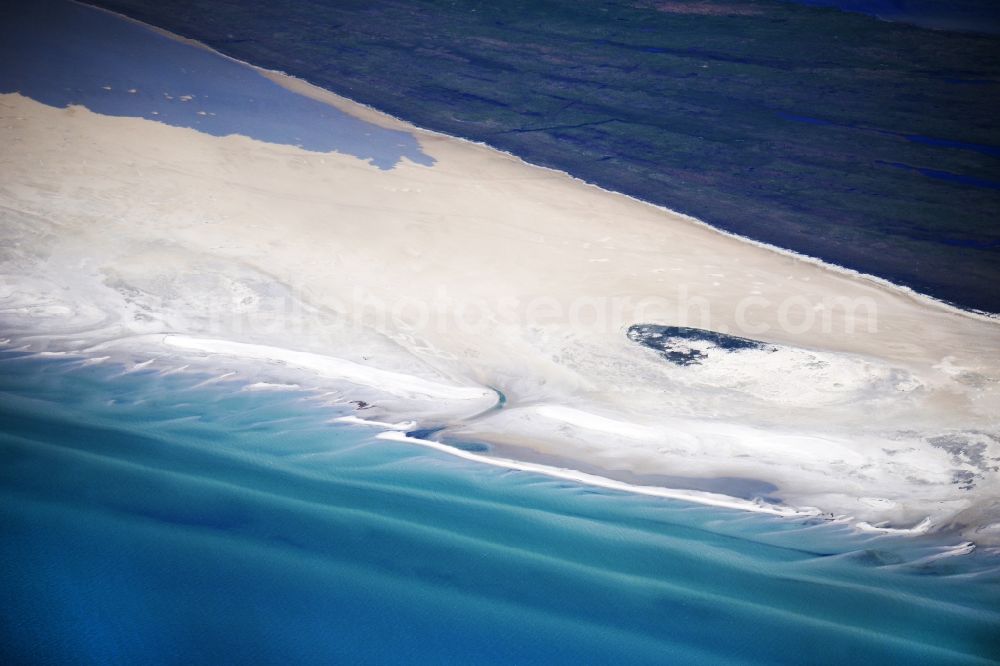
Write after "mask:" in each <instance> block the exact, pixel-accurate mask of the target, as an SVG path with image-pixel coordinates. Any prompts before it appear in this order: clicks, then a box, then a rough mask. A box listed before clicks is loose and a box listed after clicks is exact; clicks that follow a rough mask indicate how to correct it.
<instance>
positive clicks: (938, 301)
mask: <svg viewBox="0 0 1000 666" xmlns="http://www.w3.org/2000/svg"><path fill="white" fill-rule="evenodd" d="M70 2H73V3H74V4H78V5H81V6H84V7H88V8H90V9H94V10H97V11H101V12H105V13H107V14H109V15H111V16H115V17H117V18H119V19H122V20H126V21H129V22H131V23H133V24H135V25H138V26H141V27H143V28H145V29H147V30H151V31H153V32H156V33H157V34H160V35H162V36H164V37H167V38H169V39H173V40H175V41H179V42H181V43H184V44H187V45H189V46H194V47H197V48H200V49H203V50H205V51H208V52H210V53H212V54H214V55H215V56H218V57H221V58H225V59H227V60H229V61H231V62H234V63H237V64H240V65H242V66H244V67H248V68H250V69H252V70H254V71H256V72H257V73H259V74H260V75H262V76H264V77H265V78H267V79H268V80H270V81H272V82H274V83H276V84H278V85H280V86H282V87H284V88H286V89H288V90H290V91H293V92H296V93H298V94H302V95H304V96H307V97H310V98H312V99H315V100H318V101H321V102H324V103H327V104H330V105H331V106H333V107H334V108H336V109H338V110H340V111H343V112H345V113H347V114H348V115H352V116H354V117H363V116H361V115H359V114H358V113H357V112H358V111H360V112H362V113H363V114H364V116H368V117H367V118H365V119H366V120H369V121H370V120H371V119H372V118H375V119H380V120H382V121H386V120H388V121H389V122H390V123H391V126H392V128H393V129H399V128H404V129H407V130H416V131H417V132H418V133H424V134H428V135H431V136H436V137H442V138H445V139H449V140H452V141H459V142H463V143H466V144H469V145H473V146H478V147H482V148H486V149H488V150H490V151H493V152H495V153H499V154H502V155H505V156H507V157H509V158H511V159H513V160H516V161H517V162H518V163H520V164H522V165H524V166H527V167H530V168H532V169H540V170H543V171H547V172H551V173H554V174H558V175H559V176H562V177H567V178H570V179H572V180H573V181H575V182H578V183H580V184H582V185H586V186H587V187H592V188H594V189H596V190H597V191H599V192H602V193H605V194H612V195H614V196H619V197H625V198H626V199H629V200H631V201H634V202H636V203H639V204H641V205H643V206H648V207H650V208H652V209H654V210H657V211H660V212H664V213H667V214H669V215H672V216H675V217H678V218H682V219H684V220H686V221H688V222H690V223H692V224H696V225H699V226H701V227H704V228H706V229H709V230H711V231H713V232H715V233H718V234H721V235H723V236H726V237H728V238H732V239H735V240H738V241H740V242H743V243H747V244H749V245H752V246H754V247H759V248H762V249H765V250H768V251H771V252H775V253H777V254H780V255H782V256H786V257H790V258H792V259H795V260H797V261H802V262H805V263H809V264H813V265H816V266H820V267H821V268H824V269H828V270H832V271H836V272H840V273H842V274H844V275H848V276H850V277H853V278H858V279H861V280H866V281H869V282H872V283H874V284H876V285H878V286H880V287H883V288H889V289H892V290H896V291H898V292H900V293H902V294H905V295H907V296H909V297H911V298H913V299H914V300H918V301H921V302H924V303H931V304H934V305H937V306H939V307H942V308H944V309H947V310H948V311H950V312H954V313H958V314H962V315H966V316H970V317H973V318H976V319H979V320H982V321H989V322H994V323H997V324H998V325H1000V312H988V311H985V310H979V309H977V308H972V307H965V306H962V305H959V304H957V303H953V302H950V301H947V300H945V299H942V298H937V297H935V296H931V295H929V294H925V293H923V292H920V291H917V290H915V289H913V288H912V287H909V286H907V285H904V284H899V283H896V282H893V281H892V280H889V279H887V278H883V277H880V276H878V275H875V274H873V273H866V272H863V271H859V270H856V269H853V268H849V267H847V266H841V265H839V264H835V263H832V262H829V261H826V260H825V259H823V258H821V257H815V256H812V255H809V254H804V253H802V252H798V251H796V250H792V249H788V248H785V247H782V246H780V245H775V244H773V243H767V242H764V241H759V240H756V239H753V238H750V237H748V236H743V235H740V234H737V233H735V232H731V231H727V230H725V229H722V228H720V227H716V226H714V225H712V224H710V223H708V222H705V221H703V220H701V219H699V218H697V217H694V216H692V215H688V214H687V213H683V212H680V211H677V210H674V209H672V208H670V207H668V206H665V205H661V204H657V203H654V202H651V201H647V200H645V199H642V198H640V197H636V196H633V195H630V194H626V193H624V192H618V191H616V190H610V189H606V188H604V187H601V186H600V185H598V184H596V183H592V182H590V181H587V180H584V179H583V178H580V177H578V176H575V175H574V174H572V173H570V172H568V171H565V170H562V169H557V168H554V167H548V166H543V165H540V164H535V163H532V162H529V161H527V160H525V159H524V158H522V157H520V156H518V155H516V154H514V153H511V152H510V151H507V150H504V149H502V148H498V147H495V146H492V145H490V144H489V143H486V142H485V141H476V140H474V139H468V138H465V137H461V136H455V135H451V134H446V133H444V132H439V131H437V130H432V129H428V128H426V127H422V126H420V125H416V124H415V123H413V122H411V121H409V120H406V119H405V118H402V117H399V116H394V115H391V114H389V113H387V112H385V111H381V110H379V109H377V108H375V107H373V106H370V105H368V104H364V103H362V102H358V101H356V100H353V99H351V98H350V97H347V96H345V95H342V94H340V93H337V92H334V91H332V90H327V89H326V88H323V87H321V86H319V85H317V84H314V83H312V82H310V81H309V80H307V79H304V78H302V77H299V76H296V75H294V74H290V73H288V72H285V71H282V70H277V69H267V68H265V67H261V66H259V65H255V64H254V63H252V62H248V61H245V60H241V59H239V58H235V57H233V56H230V55H227V54H225V53H223V52H221V51H218V50H216V49H214V48H212V47H211V46H209V45H207V44H205V43H204V42H201V41H198V40H197V39H193V38H190V37H185V36H183V35H179V34H176V33H173V32H170V31H169V30H166V29H165V28H160V27H158V26H155V25H152V24H149V23H146V22H144V21H141V20H139V19H136V18H132V17H130V16H128V15H126V14H122V13H120V12H116V11H114V10H111V9H106V8H104V7H100V6H97V5H91V4H88V3H87V2H86V1H85V0H70ZM841 11H843V10H841ZM376 124H377V123H376ZM383 126H385V125H383Z"/></svg>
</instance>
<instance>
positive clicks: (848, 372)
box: [0, 10, 1000, 543]
mask: <svg viewBox="0 0 1000 666" xmlns="http://www.w3.org/2000/svg"><path fill="white" fill-rule="evenodd" d="M102 11H103V10H102ZM108 15H109V16H111V15H113V14H112V13H110V12H108ZM115 16H117V15H115ZM114 20H120V19H114ZM129 21H131V19H129ZM132 23H133V24H134V25H135V26H136V29H141V30H147V29H149V28H148V27H146V26H143V24H140V23H139V22H135V21H132ZM140 26H141V27H140ZM156 34H157V35H160V36H164V35H167V36H169V37H170V39H172V40H176V41H177V44H178V45H179V46H178V48H181V47H183V48H199V49H203V50H205V52H206V57H212V58H225V57H226V56H222V55H220V54H217V53H216V52H214V51H211V50H209V49H208V47H205V46H204V45H198V46H193V45H191V43H190V40H183V39H181V38H177V37H176V36H172V35H169V33H164V32H163V31H161V30H156ZM230 60H232V59H230ZM15 66H16V65H15ZM135 66H136V68H137V71H139V72H141V70H142V59H141V58H137V63H136V64H135ZM241 66H250V65H245V64H241ZM250 67H252V66H250ZM255 71H257V72H258V73H259V74H260V75H261V76H262V77H266V78H267V79H268V80H270V81H272V82H274V83H275V84H276V87H278V86H280V88H281V89H282V90H283V91H284V92H283V93H282V94H287V95H305V96H307V97H309V98H311V99H314V100H317V101H321V102H323V103H325V104H328V105H330V106H331V107H333V108H336V109H338V110H339V111H342V112H344V113H346V114H348V115H349V116H351V117H352V118H354V119H359V120H361V121H364V122H365V123H371V124H372V125H373V126H379V127H382V128H385V129H391V130H393V131H398V132H403V133H405V134H407V135H409V136H412V137H413V138H414V139H415V141H416V143H417V144H418V145H419V149H420V150H421V151H422V152H423V154H425V155H426V156H427V157H428V158H429V159H428V160H427V162H428V163H427V164H423V163H416V162H414V161H413V160H412V159H410V158H409V157H408V156H406V155H405V154H403V155H401V156H399V158H398V161H396V163H395V164H394V165H393V166H392V168H388V169H384V168H379V167H378V166H376V165H375V164H374V163H373V161H372V160H366V159H363V158H362V157H359V156H354V155H349V154H345V153H341V152H338V151H331V152H315V151H310V150H308V149H307V148H306V147H299V146H294V145H282V144H277V143H269V142H265V141H260V140H257V139H254V138H253V137H248V136H243V135H239V134H232V135H228V136H213V135H209V134H206V133H204V132H201V131H199V130H198V129H197V128H185V127H177V126H171V125H167V124H164V123H161V122H155V121H153V120H150V119H143V118H138V117H127V116H113V115H104V114H98V113H94V112H92V111H90V110H88V109H87V108H85V107H83V106H77V105H69V106H67V107H66V108H56V107H53V106H49V105H46V104H42V103H40V102H38V101H36V100H33V99H30V98H28V97H26V96H24V95H21V94H19V93H17V92H12V93H6V94H2V95H0V125H2V126H0V142H2V145H4V146H6V148H5V149H0V160H2V166H3V169H4V172H5V174H6V175H5V178H4V180H3V182H2V183H0V220H2V223H0V232H2V234H3V238H4V241H5V243H4V246H5V249H4V251H3V253H2V254H0V273H2V281H0V326H2V331H3V337H4V338H9V339H10V343H9V345H8V347H9V348H13V349H22V350H26V351H36V352H43V353H62V352H70V353H80V352H83V353H86V354H88V355H89V356H90V357H92V358H95V359H97V358H104V357H105V355H110V356H108V358H129V359H133V360H134V362H136V363H146V362H148V361H149V360H150V358H155V359H157V361H156V362H154V363H153V365H152V366H150V367H158V366H161V365H164V364H166V365H170V366H172V367H177V366H183V365H184V364H187V363H192V364H194V366H197V367H199V368H202V369H204V368H205V367H218V368H226V369H227V371H228V369H229V368H234V367H235V368H238V369H237V370H235V371H236V372H238V373H239V374H240V376H247V377H254V378H256V379H258V380H259V381H260V382H262V385H269V386H273V388H274V389H275V390H282V385H283V384H284V385H295V386H299V387H305V388H308V387H327V388H331V390H334V391H335V394H336V397H337V400H339V401H340V402H342V403H345V404H346V403H348V402H351V401H359V402H363V403H364V404H363V405H360V404H359V408H358V412H357V416H356V417H355V418H356V419H357V421H351V422H350V423H353V424H354V425H356V426H362V425H365V424H362V423H360V421H362V420H363V421H366V422H371V423H374V424H377V425H376V427H386V431H385V432H383V433H380V434H379V435H378V437H379V438H381V439H384V440H391V441H397V442H406V443H411V444H414V445H420V446H424V447H428V448H431V449H433V450H436V451H440V452H444V453H448V454H451V455H455V456H459V457H462V458H465V459H467V460H474V461H476V462H479V463H484V464H490V465H496V466H501V467H507V468H509V469H513V470H520V471H524V472H531V473H537V474H543V475H546V476H553V477H555V478H560V479H563V480H568V481H574V482H579V483H584V484H588V485H595V486H600V487H603V488H607V489H611V490H624V491H629V492H636V493H641V494H647V495H653V496H659V497H664V498H669V499H679V500H685V501H694V502H699V503H704V504H709V505H712V506H718V507H725V508H737V509H744V510H750V511H757V512H764V513H772V514H774V515H781V516H789V517H797V518H801V517H808V516H816V515H818V514H820V513H823V514H828V515H830V516H849V517H850V519H851V521H852V522H853V524H856V525H858V526H860V529H874V530H885V531H889V530H898V531H900V532H901V533H907V532H909V533H913V534H917V533H923V532H926V531H928V530H949V531H954V532H955V533H956V534H960V535H962V538H965V539H968V540H970V541H975V542H977V543H993V542H995V541H996V540H997V539H1000V529H997V525H998V524H1000V510H998V508H1000V475H998V471H997V470H998V464H997V463H998V461H1000V424H998V422H997V417H996V414H998V413H1000V388H998V386H1000V329H998V322H997V320H996V319H995V317H994V316H992V315H985V314H982V313H973V312H968V311H963V310H961V309H958V308H955V307H953V306H950V305H948V304H945V303H942V302H940V301H937V300H935V299H931V298H930V297H926V296H923V295H920V294H916V293H915V292H913V291H912V290H909V289H907V288H903V287H898V286H896V285H891V284H889V283H888V282H886V281H885V280H881V279H880V278H875V277H873V276H868V275H861V274H858V273H856V272H854V271H850V270H848V269H842V268H840V267H835V266H830V265H828V264H825V263H823V262H821V261H819V260H816V259H812V258H808V257H803V256H801V255H797V254H795V253H791V252H789V251H786V250H780V249H778V248H774V247H772V246H768V245H765V244H763V243H758V242H755V241H750V240H748V239H745V238H741V237H738V236H735V235H733V234H728V233H726V232H722V231H720V230H718V229H715V228H713V227H711V226H709V225H707V224H704V223H702V222H700V221H698V220H695V219H693V218H690V217H688V216H685V215H682V214H679V213H676V212H674V211H670V210H668V209H665V208H662V207H659V206H655V205H653V204H648V203H646V202H641V201H639V200H637V199H633V198H630V197H627V196H625V195H621V194H616V193H612V192H607V191H604V190H601V189H600V188H598V187H597V186H594V185H591V184H588V183H585V182H584V181H582V180H579V179H575V178H573V177H572V176H570V175H568V174H565V173H562V172H559V171H555V170H552V169H547V168H543V167H538V166H532V165H530V164H528V163H526V162H524V161H522V160H520V159H519V158H516V157H515V156H512V155H509V154H506V153H502V152H499V151H496V150H494V149H492V148H490V147H488V146H485V145H483V144H479V143H475V142H470V141H465V140H462V139H456V138H453V137H449V136H446V135H442V134H438V133H434V132H430V131H428V130H422V129H419V128H416V127H413V126H411V125H408V124H406V123H405V122H404V121H402V120H400V119H396V118H392V117H388V116H385V115H384V114H381V113H380V112H378V111H376V110H374V109H370V108H367V107H364V106H362V105H359V104H357V103H355V102H352V101H350V100H347V99H345V98H341V97H338V96H336V95H334V94H333V93H330V92H327V91H323V90H320V89H318V88H315V87H314V86H311V84H308V83H307V82H305V81H302V80H300V79H294V78H291V77H288V76H287V75H284V74H280V73H276V72H271V71H263V70H260V69H257V68H255ZM137 85H141V84H137ZM153 92H154V93H156V94H159V93H160V91H153ZM275 94H276V95H277V94H279V93H275ZM186 103H189V104H190V103H201V102H199V101H198V100H191V101H189V102H186ZM210 108H213V107H211V101H209V102H206V107H205V109H206V113H208V109H210ZM213 113H215V112H213ZM218 113H219V114H224V113H225V109H224V108H222V107H219V110H218ZM260 113H261V114H262V118H266V109H261V111H260ZM324 122H327V121H326V120H324ZM838 303H839V304H840V306H841V307H840V309H836V308H834V307H833V305H836V304H838ZM831 304H833V305H831ZM855 306H857V307H855ZM462 313H465V314H466V315H474V316H471V317H469V316H465V317H463V316H456V314H462ZM442 321H443V322H445V323H446V324H445V325H442V323H441V322H442ZM807 322H808V324H809V325H805V324H806V323H807ZM636 324H662V325H675V326H692V327H695V328H697V329H705V330H711V331H722V332H727V333H733V334H734V335H743V336H745V337H747V338H754V339H761V340H764V341H765V342H766V345H767V349H746V350H726V349H724V348H722V347H719V346H717V345H716V346H713V345H702V346H701V347H698V348H697V349H696V351H697V352H698V354H701V356H702V357H703V358H700V360H699V361H698V362H697V363H693V364H690V365H676V364H673V363H671V362H670V361H669V359H668V358H666V357H665V356H664V354H661V353H657V352H656V351H655V350H653V349H650V348H645V347H643V346H642V345H639V344H636V343H635V342H634V341H632V340H630V339H629V338H628V336H627V335H626V331H627V330H628V329H629V327H631V326H633V325H636ZM359 331H361V332H363V333H364V335H359ZM772 349H773V351H772ZM144 367H145V366H144ZM407 421H409V422H412V424H413V428H412V429H413V430H418V429H420V430H428V429H430V430H435V435H434V436H433V437H434V439H430V438H428V437H416V436H408V435H406V434H405V433H404V431H403V430H402V429H401V428H398V427H395V426H394V425H393V424H399V423H401V422H407ZM385 424H389V425H385ZM368 427H370V426H368ZM438 440H440V441H438ZM449 440H455V441H476V442H486V443H488V444H489V443H492V444H496V445H502V446H503V447H505V448H504V451H505V452H508V453H509V452H516V451H518V450H521V451H524V452H525V454H526V456H525V457H526V458H530V455H529V454H539V455H545V456H551V457H555V458H558V459H559V460H561V461H563V462H562V463H561V464H559V465H548V464H541V463H533V462H526V461H524V462H519V461H518V460H516V459H515V458H513V457H499V456H491V455H490V454H489V453H488V452H487V453H485V454H483V455H480V454H478V453H473V452H469V451H465V450H462V449H461V448H457V447H455V446H451V445H449V444H448V441H449ZM574 460H579V461H582V462H586V463H587V465H589V466H591V467H593V468H597V469H600V470H603V471H605V472H606V474H604V473H601V474H592V473H590V472H582V471H581V472H576V471H573V461H574ZM588 469H589V468H588ZM636 474H650V475H657V474H659V475H664V476H684V477H690V478H701V479H716V478H721V477H738V478H741V479H751V480H756V481H761V482H766V483H770V484H773V485H774V486H775V487H776V489H777V490H776V491H775V492H773V493H771V494H770V499H769V500H768V501H760V500H758V501H755V500H753V499H742V498H739V497H727V496H726V495H723V494H720V493H711V492H707V491H702V490H690V491H689V490H671V489H667V488H660V487H653V486H647V485H643V484H637V483H631V482H627V481H624V480H618V479H616V478H615V477H616V476H620V477H621V478H629V477H631V476H634V475H636ZM795 507H816V508H815V509H813V508H795Z"/></svg>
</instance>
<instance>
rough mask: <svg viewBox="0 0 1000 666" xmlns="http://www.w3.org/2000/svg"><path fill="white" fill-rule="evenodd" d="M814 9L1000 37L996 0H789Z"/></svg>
mask: <svg viewBox="0 0 1000 666" xmlns="http://www.w3.org/2000/svg"><path fill="white" fill-rule="evenodd" d="M789 1H790V2H797V3H799V4H803V5H812V6H814V7H835V8H837V9H842V10H844V11H848V12H856V13H858V14H867V15H869V16H877V17H878V18H881V19H884V20H886V21H898V22H900V23H910V24H913V25H918V26H920V27H922V28H931V29H933V30H960V31H967V32H982V33H990V34H1000V3H997V2H996V0H789Z"/></svg>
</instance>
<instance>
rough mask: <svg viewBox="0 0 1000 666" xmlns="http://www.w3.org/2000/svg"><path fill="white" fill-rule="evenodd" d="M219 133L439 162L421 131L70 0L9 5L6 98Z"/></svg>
mask: <svg viewBox="0 0 1000 666" xmlns="http://www.w3.org/2000/svg"><path fill="white" fill-rule="evenodd" d="M10 92H19V93H21V94H22V95H25V96H27V97H30V98H32V99H34V100H36V101H39V102H42V103H43V104H48V105H50V106H56V107H66V106H70V105H73V104H78V105H82V106H85V107H86V108H88V109H90V110H91V111H94V112H95V113H101V114H104V115H109V116H125V117H134V118H145V119H147V120H155V121H158V122H162V123H166V124H168V125H173V126H176V127H187V128H191V129H196V130H198V131H199V132H204V133H206V134H211V135H213V136H227V135H230V134H240V135H243V136H248V137H251V138H254V139H258V140H260V141H267V142H269V143H278V144H287V145H293V146H300V147H302V148H305V149H306V150H312V151H316V152H330V151H336V152H340V153H346V154H348V155H354V156H355V157H359V158H361V159H365V160H369V161H370V162H371V163H372V164H373V165H375V166H377V167H378V168H380V169H391V168H392V167H393V166H395V165H396V164H397V163H398V162H399V160H401V159H403V158H404V157H405V158H407V159H409V160H410V161H412V162H415V163H417V164H423V165H427V166H429V165H431V164H433V163H434V160H433V159H432V158H431V157H430V156H429V155H427V154H425V153H424V152H423V151H422V150H421V148H420V146H419V144H418V143H417V140H416V138H415V137H414V136H413V135H412V134H408V133H406V132H400V131H396V130H388V129H384V128H382V127H379V126H377V125H373V124H371V123H367V122H365V121H363V120H359V119H357V118H354V117H352V116H349V115H347V114H346V113H343V112H341V111H339V110H337V109H335V108H333V107H331V106H330V105H328V104H324V103H323V102H319V101H316V100H313V99H310V98H308V97H304V96H302V95H299V94H297V93H293V92H291V91H289V90H286V89H285V88H282V87H281V86H279V85H278V84H276V83H274V82H272V81H270V80H269V79H267V78H266V77H264V76H262V75H261V74H259V73H258V72H256V71H255V70H253V69H251V68H249V67H246V66H245V65H243V64H241V63H238V62H236V61H234V60H230V59H228V58H225V57H222V56H220V55H219V54H217V53H214V52H212V51H209V50H207V49H202V48H192V47H191V46H190V45H188V44H184V43H182V42H180V41H177V40H175V39H171V38H169V37H167V36H164V35H162V34H159V33H157V32H154V31H153V30H150V29H149V28H147V27H145V26H141V25H139V24H137V23H133V22H129V21H124V20H121V19H118V18H115V17H113V16H110V15H109V14H108V13H106V12H101V11H95V10H94V9H92V8H89V7H85V6H83V5H77V4H74V3H71V2H66V1H64V0H44V1H41V2H35V3H32V4H31V5H30V6H24V5H22V6H18V7H16V8H15V7H13V6H7V7H3V8H0V93H10Z"/></svg>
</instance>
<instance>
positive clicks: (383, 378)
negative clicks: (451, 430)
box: [163, 334, 497, 408]
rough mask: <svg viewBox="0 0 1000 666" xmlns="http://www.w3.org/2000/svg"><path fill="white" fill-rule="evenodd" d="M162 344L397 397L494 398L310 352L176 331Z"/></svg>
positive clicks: (479, 390)
mask: <svg viewBox="0 0 1000 666" xmlns="http://www.w3.org/2000/svg"><path fill="white" fill-rule="evenodd" d="M163 344H164V345H166V346H168V347H174V348H176V349H183V350H187V351H194V352H202V353H206V354H221V355H223V356H233V357H236V358H241V359H249V360H258V361H270V362H274V363H281V364H287V365H294V366H297V367H300V368H304V369H306V370H312V371H314V372H316V373H317V374H319V375H321V376H323V377H328V378H331V379H341V380H344V381H347V382H350V383H352V384H358V385H361V386H368V387H371V388H375V389H378V390H381V391H385V392H386V393H391V394H392V395H395V396H398V397H401V398H413V397H419V398H431V399H437V400H454V401H463V402H473V403H482V406H483V407H487V408H488V407H492V406H493V404H494V403H495V402H496V401H497V395H496V392H495V391H493V390H492V389H488V388H483V387H476V386H455V385H451V384H442V383H440V382H435V381H431V380H429V379H424V378H422V377H417V376H415V375H407V374H403V373H401V372H392V371H390V370H382V369H380V368H373V367H370V366H366V365H361V364H360V363H354V362H352V361H348V360H346V359H341V358H336V357H333V356H325V355H323V354H316V353H313V352H304V351H296V350H293V349H285V348H283V347H272V346H269V345H256V344H250V343H246V342H231V341H229V340H217V339H212V338H195V337H191V336H188V335H178V334H167V335H164V336H163Z"/></svg>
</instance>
